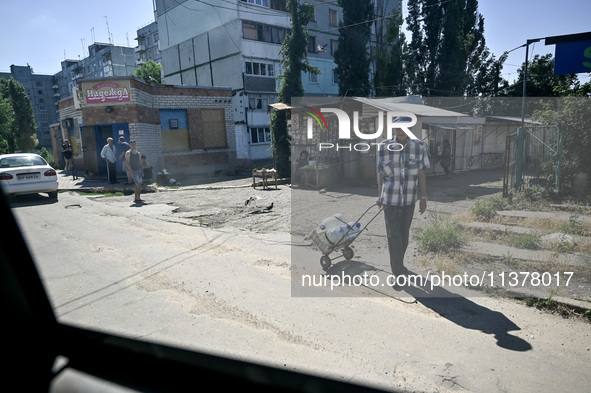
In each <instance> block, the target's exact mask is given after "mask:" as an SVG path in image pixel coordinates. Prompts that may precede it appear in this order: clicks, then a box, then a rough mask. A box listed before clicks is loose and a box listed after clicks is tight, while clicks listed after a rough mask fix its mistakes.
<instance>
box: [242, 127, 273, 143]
mask: <svg viewBox="0 0 591 393" xmlns="http://www.w3.org/2000/svg"><path fill="white" fill-rule="evenodd" d="M248 134H249V138H250V139H249V140H250V143H251V144H260V143H271V130H270V129H269V128H268V127H249V128H248Z"/></svg>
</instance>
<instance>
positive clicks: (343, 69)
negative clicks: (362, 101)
mask: <svg viewBox="0 0 591 393" xmlns="http://www.w3.org/2000/svg"><path fill="white" fill-rule="evenodd" d="M339 5H340V6H341V7H342V9H343V21H342V22H340V23H339V25H340V28H339V33H340V34H339V46H338V48H337V50H336V51H335V53H334V61H335V63H336V65H337V68H336V73H337V75H338V77H339V95H342V96H344V95H355V96H362V97H366V96H368V95H369V93H370V87H371V86H370V83H369V66H370V59H369V53H368V46H367V45H368V43H369V39H370V37H371V23H372V20H373V19H374V6H373V2H372V1H371V0H339Z"/></svg>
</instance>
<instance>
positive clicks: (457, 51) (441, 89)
mask: <svg viewBox="0 0 591 393" xmlns="http://www.w3.org/2000/svg"><path fill="white" fill-rule="evenodd" d="M408 11H409V13H408V16H407V19H406V22H407V24H408V26H409V30H410V32H411V40H410V42H409V48H408V50H409V61H408V67H407V75H408V80H409V87H410V90H411V93H414V94H421V95H424V96H463V95H467V94H470V95H495V94H497V92H498V91H499V89H500V88H502V87H503V86H504V85H505V83H504V82H503V80H502V78H501V69H502V64H503V62H504V61H505V59H506V56H501V57H500V58H499V59H495V57H494V56H493V55H492V54H491V53H490V51H489V50H488V48H487V47H486V42H485V39H484V17H483V16H482V15H481V14H480V13H479V12H478V1H477V0H445V1H444V0H409V1H408Z"/></svg>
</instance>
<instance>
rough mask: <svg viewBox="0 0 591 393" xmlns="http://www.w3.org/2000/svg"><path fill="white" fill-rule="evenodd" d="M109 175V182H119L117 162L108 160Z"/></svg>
mask: <svg viewBox="0 0 591 393" xmlns="http://www.w3.org/2000/svg"><path fill="white" fill-rule="evenodd" d="M107 177H108V178H109V183H111V184H112V183H117V163H116V162H111V161H109V160H107Z"/></svg>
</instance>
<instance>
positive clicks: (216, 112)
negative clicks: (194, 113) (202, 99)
mask: <svg viewBox="0 0 591 393" xmlns="http://www.w3.org/2000/svg"><path fill="white" fill-rule="evenodd" d="M201 120H202V128H203V148H205V149H224V148H227V147H228V138H227V135H226V113H225V110H224V109H202V110H201Z"/></svg>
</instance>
